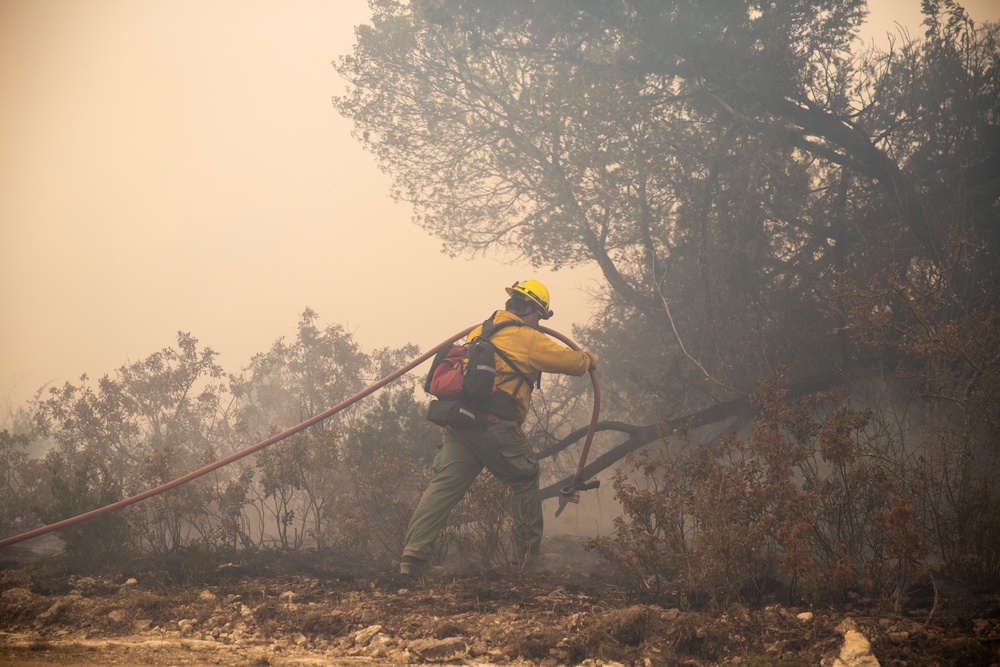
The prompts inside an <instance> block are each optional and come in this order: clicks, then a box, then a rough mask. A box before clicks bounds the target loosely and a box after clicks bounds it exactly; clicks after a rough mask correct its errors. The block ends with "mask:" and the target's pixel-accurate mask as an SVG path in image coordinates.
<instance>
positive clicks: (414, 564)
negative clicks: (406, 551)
mask: <svg viewBox="0 0 1000 667" xmlns="http://www.w3.org/2000/svg"><path fill="white" fill-rule="evenodd" d="M399 571H400V573H401V574H406V575H409V576H411V577H417V578H422V579H444V578H445V577H447V576H448V570H446V569H445V568H444V567H442V566H441V565H432V564H431V563H429V562H427V561H425V560H424V559H422V558H417V557H416V556H403V557H402V558H401V559H400V561H399Z"/></svg>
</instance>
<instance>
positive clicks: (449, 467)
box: [403, 432, 483, 561]
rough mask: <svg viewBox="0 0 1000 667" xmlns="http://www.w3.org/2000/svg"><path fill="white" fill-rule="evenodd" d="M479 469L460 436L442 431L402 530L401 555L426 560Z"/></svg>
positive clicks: (475, 458) (480, 467) (480, 469)
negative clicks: (425, 483)
mask: <svg viewBox="0 0 1000 667" xmlns="http://www.w3.org/2000/svg"><path fill="white" fill-rule="evenodd" d="M482 469H483V464H482V463H481V462H480V461H479V458H478V457H477V456H476V455H475V454H474V453H473V452H472V451H470V450H469V448H468V447H467V446H466V445H465V444H463V443H462V441H461V440H459V439H458V438H456V437H455V436H454V435H452V434H450V433H448V432H445V433H444V435H443V437H442V439H441V446H440V447H438V450H437V454H436V455H435V456H434V466H433V470H434V477H433V479H431V483H430V485H429V486H428V487H427V489H426V490H425V491H424V494H423V495H422V496H421V497H420V502H418V503H417V508H416V509H415V510H414V512H413V517H412V518H411V519H410V526H409V528H407V530H406V546H405V547H404V548H403V555H404V556H411V557H414V558H419V559H420V560H424V561H426V560H430V557H431V555H432V554H433V552H434V544H435V543H436V542H437V539H438V537H440V535H441V530H442V529H443V528H444V524H445V522H446V521H447V520H448V515H449V514H451V510H452V509H453V508H454V507H455V505H456V504H458V501H459V500H461V499H462V496H464V495H465V492H466V491H468V490H469V487H470V486H472V483H473V482H474V481H475V480H476V477H477V476H478V475H479V473H480V472H481V471H482Z"/></svg>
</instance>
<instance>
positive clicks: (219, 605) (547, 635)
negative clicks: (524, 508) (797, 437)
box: [0, 554, 1000, 667]
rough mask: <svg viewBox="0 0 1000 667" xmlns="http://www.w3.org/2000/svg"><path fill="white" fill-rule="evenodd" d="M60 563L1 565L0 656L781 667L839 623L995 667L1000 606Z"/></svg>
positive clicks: (875, 650) (812, 650)
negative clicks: (891, 606)
mask: <svg viewBox="0 0 1000 667" xmlns="http://www.w3.org/2000/svg"><path fill="white" fill-rule="evenodd" d="M59 563H60V561H58V560H52V559H50V560H47V561H44V562H42V561H39V562H34V563H30V564H24V563H13V562H7V563H5V564H3V565H2V566H0V567H2V569H0V665H29V666H38V665H49V664H60V665H98V664H102V665H104V664H117V665H124V666H128V665H223V666H229V665H261V666H265V665H276V666H277V665H319V664H324V665H347V664H378V665H393V664H398V665H404V664H418V663H425V662H429V663H450V664H461V665H540V666H552V667H554V666H556V665H589V666H594V667H596V666H597V665H615V664H616V663H617V664H621V665H629V666H631V665H640V666H642V667H646V666H656V665H754V666H757V667H762V666H765V665H780V666H782V667H794V666H796V665H821V664H825V665H833V664H834V662H835V660H837V659H838V658H845V657H849V656H845V655H844V653H845V644H846V643H847V642H848V638H849V635H852V633H853V635H852V636H854V637H855V638H857V637H862V638H863V639H862V640H861V642H862V645H864V644H867V646H868V647H869V655H871V656H873V657H874V658H877V660H878V662H879V664H881V665H883V666H888V665H1000V607H998V605H997V601H996V598H995V597H987V596H978V597H975V596H974V597H968V596H966V597H964V598H963V599H961V600H948V599H943V598H940V597H939V598H937V599H935V600H934V601H933V603H931V604H929V605H928V604H920V603H919V601H915V602H914V603H913V604H911V605H910V606H909V608H908V609H907V610H906V611H905V612H904V613H902V614H891V613H888V612H882V611H879V606H878V605H875V604H864V603H862V602H855V603H853V604H849V605H848V604H845V605H842V606H841V607H839V608H836V609H833V608H830V609H805V608H802V607H795V606H791V605H789V604H787V603H786V602H782V601H779V600H770V601H765V602H762V603H760V604H758V605H752V606H746V605H742V604H732V605H728V606H726V607H725V608H714V609H713V608H711V607H705V608H693V607H692V606H691V605H686V604H683V603H682V602H681V600H679V599H677V598H676V597H673V596H670V595H664V596H659V597H656V598H654V597H650V596H641V595H638V594H637V593H636V592H635V591H633V590H629V589H628V587H627V586H625V585H624V583H623V582H622V581H620V580H617V579H616V578H615V577H614V576H611V575H612V574H613V573H610V574H609V573H608V572H607V571H606V566H600V565H598V564H591V566H589V567H584V566H582V565H581V563H580V562H576V561H573V560H572V559H567V560H564V561H561V562H556V563H555V564H553V565H552V566H551V567H549V568H548V569H547V570H546V571H541V572H533V573H523V572H517V571H514V570H512V571H508V572H487V573H482V572H466V573H463V574H457V575H456V576H452V577H449V578H447V579H445V580H441V581H428V580H414V579H411V578H408V577H404V576H401V575H398V574H394V573H392V572H391V571H389V569H388V568H386V571H384V572H382V573H375V574H372V573H370V572H369V573H365V572H364V570H363V569H362V568H360V567H350V566H349V565H347V564H345V563H342V562H340V563H337V562H323V561H322V560H321V559H320V558H319V557H318V556H316V555H315V554H313V555H301V554H300V555H294V554H293V555H287V554H283V555H281V556H274V555H271V556H258V557H255V558H254V559H253V560H252V561H250V560H241V561H234V562H224V563H209V562H205V563H201V564H199V565H197V566H194V565H192V564H191V563H188V564H187V565H186V566H185V567H180V568H176V567H171V566H170V565H169V564H163V563H156V564H154V563H141V564H132V565H130V566H128V567H121V568H116V569H115V570H114V571H111V572H108V571H104V572H103V573H102V574H100V575H96V574H86V575H84V574H81V573H79V572H75V573H74V572H73V571H72V570H71V569H70V568H69V567H68V566H67V565H65V564H64V563H63V564H59ZM369 569H370V567H369ZM844 664H850V663H849V662H845V663H844ZM857 664H865V663H861V662H859V663H857ZM867 664H874V663H867Z"/></svg>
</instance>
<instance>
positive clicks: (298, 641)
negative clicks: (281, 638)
mask: <svg viewBox="0 0 1000 667" xmlns="http://www.w3.org/2000/svg"><path fill="white" fill-rule="evenodd" d="M292 641H293V642H295V645H296V646H305V645H306V644H308V643H309V639H308V638H307V637H306V636H305V635H304V634H302V633H301V632H296V633H295V634H294V635H292Z"/></svg>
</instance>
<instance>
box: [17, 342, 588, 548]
mask: <svg viewBox="0 0 1000 667" xmlns="http://www.w3.org/2000/svg"><path fill="white" fill-rule="evenodd" d="M476 326H479V325H475V326H471V327H469V328H467V329H465V330H463V331H460V332H458V333H457V334H455V335H454V336H452V337H450V338H448V339H447V340H445V341H444V342H442V343H440V344H439V345H437V346H435V347H434V348H432V349H430V350H428V351H427V352H425V353H424V354H422V355H420V356H419V357H417V358H416V359H414V360H413V361H411V362H410V363H408V364H406V365H405V366H402V367H401V368H399V369H397V370H395V371H393V372H392V373H390V374H389V375H386V376H385V377H384V378H382V379H381V380H379V381H378V382H376V383H375V384H373V385H371V386H369V387H368V388H366V389H364V390H362V391H360V392H358V393H357V394H355V395H354V396H351V397H350V398H348V399H346V400H344V401H341V402H340V403H338V404H337V405H335V406H333V407H332V408H328V409H327V410H324V411H323V412H321V413H319V414H317V415H315V416H313V417H310V418H309V419H307V420H305V421H304V422H302V423H301V424H296V425H295V426H292V427H291V428H288V429H285V430H284V431H282V432H281V433H278V434H276V435H273V436H271V437H270V438H267V439H266V440H261V441H260V442H258V443H256V444H254V445H251V446H250V447H247V448H246V449H241V450H240V451H238V452H236V453H234V454H230V455H229V456H226V457H224V458H221V459H219V460H218V461H215V462H213V463H210V464H208V465H206V466H204V467H202V468H198V469H197V470H195V471H193V472H189V473H188V474H186V475H183V476H181V477H178V478H177V479H175V480H173V481H170V482H167V483H165V484H161V485H160V486H157V487H155V488H152V489H149V490H147V491H143V492H142V493H138V494H136V495H134V496H130V497H128V498H124V499H122V500H119V501H117V502H114V503H111V504H110V505H105V506H104V507H98V508H97V509H93V510H90V511H89V512H84V513H83V514H78V515H77V516H74V517H70V518H68V519H63V520H62V521H57V522H56V523H52V524H49V525H47V526H42V527H41V528H36V529H34V530H29V531H28V532H26V533H21V534H20V535H14V536H13V537H8V538H5V539H3V540H0V549H2V548H4V547H9V546H10V545H12V544H17V543H18V542H24V541H25V540H30V539H32V538H35V537H41V536H42V535H46V534H48V533H52V532H55V531H57V530H61V529H62V528H68V527H69V526H72V525H75V524H77V523H81V522H83V521H86V520H87V519H93V518H94V517H96V516H100V515H101V514H104V513H106V512H111V511H113V510H116V509H121V508H122V507H127V506H129V505H133V504H135V503H138V502H140V501H143V500H146V499H147V498H151V497H153V496H156V495H159V494H161V493H163V492H165V491H169V490H170V489H173V488H176V487H178V486H181V485H182V484H187V483H188V482H190V481H192V480H195V479H197V478H199V477H201V476H203V475H207V474H208V473H210V472H212V471H214V470H218V469H219V468H222V467H224V466H227V465H229V464H230V463H234V462H236V461H239V460H240V459H242V458H245V457H247V456H249V455H251V454H253V453H255V452H258V451H260V450H262V449H264V448H266V447H270V446H271V445H273V444H275V443H276V442H280V441H281V440H284V439H285V438H287V437H289V436H292V435H295V434H296V433H298V432H300V431H304V430H305V429H307V428H309V427H310V426H313V425H315V424H318V423H319V422H321V421H323V420H324V419H327V418H329V417H331V416H333V415H334V414H336V413H338V412H340V411H341V410H343V409H345V408H347V407H349V406H351V405H353V404H355V403H357V402H358V401H360V400H361V399H362V398H365V397H366V396H368V395H369V394H372V393H374V392H376V391H378V390H379V389H381V388H382V387H384V386H385V385H387V384H389V383H390V382H393V381H394V380H397V379H398V378H400V377H402V376H403V375H406V374H407V373H409V372H410V371H412V370H413V369H414V368H416V367H417V366H419V365H420V364H422V363H424V362H425V361H427V360H428V359H430V358H432V357H433V356H434V355H435V354H437V353H438V352H439V351H441V350H442V349H444V348H445V347H447V346H449V345H451V344H452V343H454V342H455V341H457V340H458V339H459V338H464V337H465V336H467V335H468V334H469V332H470V331H472V330H473V329H475V328H476ZM538 329H539V331H541V332H542V333H545V334H548V335H549V336H552V337H554V338H557V339H559V340H561V341H562V342H564V343H566V345H568V346H569V347H570V348H572V349H574V350H579V349H580V348H579V347H578V346H577V345H576V343H574V342H573V341H572V340H570V339H569V338H567V337H565V336H563V335H562V334H560V333H559V332H557V331H553V330H552V329H548V328H546V327H538ZM590 379H591V380H592V381H593V384H594V413H593V416H592V417H591V420H590V428H589V430H588V431H587V440H586V442H585V443H584V446H583V452H582V453H581V455H580V465H579V466H578V467H577V472H576V478H575V481H574V485H577V486H579V482H580V481H581V480H580V478H581V476H582V474H583V467H584V465H585V464H586V462H587V454H588V452H589V451H590V443H591V441H592V440H593V437H594V429H595V428H596V426H597V418H598V414H599V410H600V405H601V390H600V384H599V383H598V382H597V374H596V373H595V372H594V371H590Z"/></svg>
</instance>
